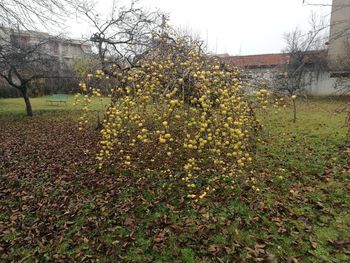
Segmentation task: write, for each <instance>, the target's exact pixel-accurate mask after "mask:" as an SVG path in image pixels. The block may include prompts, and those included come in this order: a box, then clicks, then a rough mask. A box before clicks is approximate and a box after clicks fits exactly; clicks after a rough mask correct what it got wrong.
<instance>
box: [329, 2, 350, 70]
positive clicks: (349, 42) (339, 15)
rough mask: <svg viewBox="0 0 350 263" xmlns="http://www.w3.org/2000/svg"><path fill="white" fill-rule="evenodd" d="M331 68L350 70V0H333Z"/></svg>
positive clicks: (330, 45)
mask: <svg viewBox="0 0 350 263" xmlns="http://www.w3.org/2000/svg"><path fill="white" fill-rule="evenodd" d="M328 59H329V68H330V70H331V71H332V72H334V73H335V74H337V73H345V72H348V73H349V71H350V0H333V4H332V15H331V23H330V36H329V45H328Z"/></svg>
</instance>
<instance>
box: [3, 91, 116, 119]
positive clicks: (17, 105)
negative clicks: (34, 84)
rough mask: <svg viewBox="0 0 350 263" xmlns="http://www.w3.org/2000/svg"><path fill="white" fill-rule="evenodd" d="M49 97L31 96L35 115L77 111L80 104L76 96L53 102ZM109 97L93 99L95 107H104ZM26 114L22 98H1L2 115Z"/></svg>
mask: <svg viewBox="0 0 350 263" xmlns="http://www.w3.org/2000/svg"><path fill="white" fill-rule="evenodd" d="M49 99H50V97H49V96H47V97H39V98H31V100H30V101H31V104H32V107H33V111H34V115H35V114H37V115H38V114H43V113H45V112H51V113H52V112H54V111H77V110H79V105H74V96H68V99H67V102H66V103H51V102H49V101H48V100H49ZM108 101H109V99H108V98H97V99H94V100H93V101H92V108H93V109H96V110H98V109H103V107H104V106H105V105H106V104H107V103H108ZM8 114H11V115H13V114H15V115H25V104H24V100H23V99H22V98H11V99H0V115H8Z"/></svg>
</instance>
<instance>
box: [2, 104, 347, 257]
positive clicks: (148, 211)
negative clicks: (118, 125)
mask: <svg viewBox="0 0 350 263" xmlns="http://www.w3.org/2000/svg"><path fill="white" fill-rule="evenodd" d="M299 104H300V105H299V108H298V109H299V115H298V118H299V119H298V123H297V124H292V123H291V122H290V117H291V116H290V114H291V113H290V111H289V110H288V109H286V110H285V111H282V112H280V113H277V114H272V112H270V114H265V113H263V114H261V115H262V116H263V118H262V121H263V124H264V126H265V128H264V133H265V134H264V137H265V138H267V140H266V142H262V143H261V144H260V145H259V146H258V148H257V155H256V157H255V162H254V167H253V170H252V171H251V172H249V173H247V175H245V176H244V177H242V178H237V187H235V188H233V189H232V190H230V192H219V193H217V194H216V195H214V196H211V197H210V198H207V199H205V200H203V201H201V202H199V203H197V204H192V203H190V202H189V201H188V200H186V199H185V198H183V197H182V192H181V191H177V190H176V187H175V188H173V190H169V189H168V188H167V187H164V186H165V185H167V184H168V183H169V182H166V181H164V179H163V178H162V176H161V175H160V174H157V173H152V174H151V173H148V174H143V173H140V174H131V173H128V172H126V171H120V170H118V169H115V168H113V169H105V170H103V171H101V172H99V171H96V166H95V159H94V158H95V154H96V151H97V150H98V149H97V141H98V132H97V131H96V130H94V129H88V130H87V131H85V132H84V133H81V132H78V131H77V121H76V118H75V113H73V112H72V114H69V117H68V114H67V111H63V112H60V111H56V112H55V111H50V112H46V113H42V114H40V115H38V116H35V117H33V118H26V117H23V116H20V115H17V114H16V115H9V114H3V116H0V262H1V261H4V262H8V261H16V262H17V261H21V262H35V261H38V262H45V261H48V262H52V261H56V262H74V261H77V262H84V261H95V262H98V261H100V262H113V261H114V262H349V261H350V234H349V233H350V172H349V166H350V164H349V162H350V148H349V145H350V140H349V138H348V136H347V134H346V128H345V127H344V120H345V110H344V109H345V108H344V107H345V105H346V102H342V101H312V102H299ZM116 167H117V166H116Z"/></svg>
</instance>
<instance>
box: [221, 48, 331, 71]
mask: <svg viewBox="0 0 350 263" xmlns="http://www.w3.org/2000/svg"><path fill="white" fill-rule="evenodd" d="M308 53H309V54H310V55H311V54H316V55H317V57H318V58H320V59H326V58H327V50H317V51H310V52H308ZM289 58H290V56H289V54H288V53H277V54H259V55H247V56H227V57H222V58H221V60H222V61H223V62H225V63H227V64H231V65H234V66H237V67H241V68H265V67H275V66H278V65H282V64H287V63H289ZM308 61H310V56H309V55H307V56H306V57H305V62H306V63H310V62H308Z"/></svg>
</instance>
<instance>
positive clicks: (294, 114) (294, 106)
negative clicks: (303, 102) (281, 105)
mask: <svg viewBox="0 0 350 263" xmlns="http://www.w3.org/2000/svg"><path fill="white" fill-rule="evenodd" d="M296 122H297V105H296V103H295V99H293V123H296Z"/></svg>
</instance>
